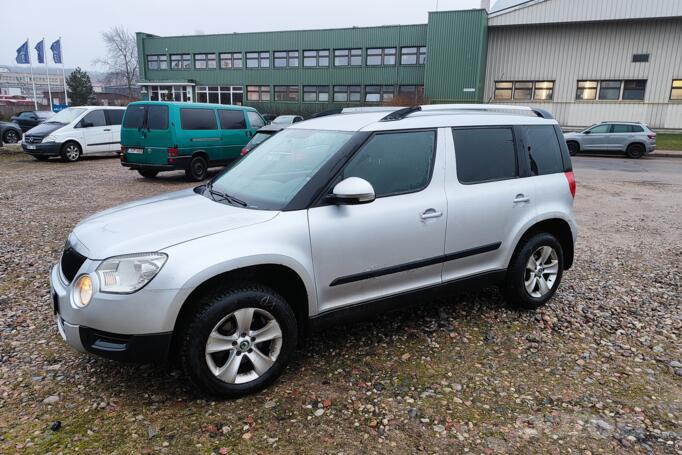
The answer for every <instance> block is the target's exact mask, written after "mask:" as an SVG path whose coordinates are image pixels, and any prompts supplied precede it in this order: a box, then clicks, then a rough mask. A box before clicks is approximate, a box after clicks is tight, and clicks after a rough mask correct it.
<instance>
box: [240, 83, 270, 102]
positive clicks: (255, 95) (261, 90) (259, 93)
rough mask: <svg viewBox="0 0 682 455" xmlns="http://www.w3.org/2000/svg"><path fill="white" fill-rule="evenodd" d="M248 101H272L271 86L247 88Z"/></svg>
mask: <svg viewBox="0 0 682 455" xmlns="http://www.w3.org/2000/svg"><path fill="white" fill-rule="evenodd" d="M246 99H247V100H249V101H270V86H269V85H249V86H247V87H246Z"/></svg>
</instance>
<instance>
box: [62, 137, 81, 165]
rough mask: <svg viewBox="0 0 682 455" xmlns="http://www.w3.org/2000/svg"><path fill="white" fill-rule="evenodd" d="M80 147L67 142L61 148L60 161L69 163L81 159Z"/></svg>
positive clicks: (75, 143)
mask: <svg viewBox="0 0 682 455" xmlns="http://www.w3.org/2000/svg"><path fill="white" fill-rule="evenodd" d="M81 153H82V150H81V146H80V145H78V143H77V142H67V143H66V144H64V145H63V146H62V160H64V161H67V162H69V163H74V162H76V161H78V160H79V159H80V157H81Z"/></svg>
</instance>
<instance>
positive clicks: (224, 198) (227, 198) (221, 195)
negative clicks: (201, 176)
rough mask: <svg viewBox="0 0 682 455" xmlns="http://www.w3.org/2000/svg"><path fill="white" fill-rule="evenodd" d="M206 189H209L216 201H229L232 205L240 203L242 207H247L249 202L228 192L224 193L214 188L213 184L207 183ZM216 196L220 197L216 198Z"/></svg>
mask: <svg viewBox="0 0 682 455" xmlns="http://www.w3.org/2000/svg"><path fill="white" fill-rule="evenodd" d="M206 189H207V190H208V192H209V194H210V195H211V199H213V200H214V201H227V202H229V203H230V204H232V205H240V206H242V207H246V206H247V205H248V204H247V203H246V202H244V201H242V200H241V199H237V198H236V197H234V196H230V195H229V194H227V193H223V192H222V191H218V190H214V189H213V185H212V184H210V183H209V184H207V185H206ZM216 197H218V198H220V199H216Z"/></svg>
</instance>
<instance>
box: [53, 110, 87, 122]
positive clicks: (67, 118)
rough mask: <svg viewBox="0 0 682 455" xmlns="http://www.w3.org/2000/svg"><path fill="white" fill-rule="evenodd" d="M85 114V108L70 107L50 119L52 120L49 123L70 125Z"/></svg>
mask: <svg viewBox="0 0 682 455" xmlns="http://www.w3.org/2000/svg"><path fill="white" fill-rule="evenodd" d="M83 112H85V108H82V107H69V108H67V109H64V110H62V111H59V112H58V113H56V114H55V115H54V116H52V117H50V120H48V122H47V123H63V124H64V125H68V124H69V123H71V122H73V121H74V120H76V119H77V118H78V116H79V115H81V114H82V113H83Z"/></svg>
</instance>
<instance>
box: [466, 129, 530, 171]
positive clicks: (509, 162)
mask: <svg viewBox="0 0 682 455" xmlns="http://www.w3.org/2000/svg"><path fill="white" fill-rule="evenodd" d="M453 137H454V140H455V157H456V158H457V179H458V180H459V181H460V182H461V183H464V184H472V183H483V182H492V181H496V180H506V179H513V178H516V177H517V176H518V166H517V163H516V148H515V147H514V134H513V131H512V129H511V128H510V127H491V128H455V129H453Z"/></svg>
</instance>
